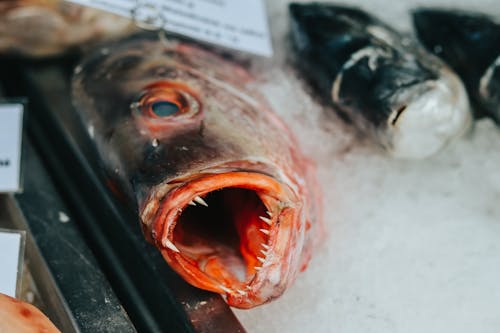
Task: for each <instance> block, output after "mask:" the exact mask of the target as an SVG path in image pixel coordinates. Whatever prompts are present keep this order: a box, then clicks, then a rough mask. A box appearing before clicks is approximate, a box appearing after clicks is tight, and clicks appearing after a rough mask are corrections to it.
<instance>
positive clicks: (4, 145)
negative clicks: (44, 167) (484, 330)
mask: <svg viewBox="0 0 500 333" xmlns="http://www.w3.org/2000/svg"><path fill="white" fill-rule="evenodd" d="M23 112H24V106H23V105H22V104H1V103H0V192H17V191H19V190H20V174H21V141H22V133H23Z"/></svg>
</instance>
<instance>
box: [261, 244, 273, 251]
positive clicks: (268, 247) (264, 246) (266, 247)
mask: <svg viewBox="0 0 500 333" xmlns="http://www.w3.org/2000/svg"><path fill="white" fill-rule="evenodd" d="M262 247H263V248H265V249H266V250H269V249H270V248H271V247H270V246H269V245H267V244H262Z"/></svg>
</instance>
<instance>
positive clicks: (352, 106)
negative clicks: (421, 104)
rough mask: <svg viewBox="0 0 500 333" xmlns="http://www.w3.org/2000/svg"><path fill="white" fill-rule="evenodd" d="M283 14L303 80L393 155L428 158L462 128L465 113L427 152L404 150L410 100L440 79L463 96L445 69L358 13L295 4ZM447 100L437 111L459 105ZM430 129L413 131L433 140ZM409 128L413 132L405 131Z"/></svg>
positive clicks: (416, 145)
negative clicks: (404, 120)
mask: <svg viewBox="0 0 500 333" xmlns="http://www.w3.org/2000/svg"><path fill="white" fill-rule="evenodd" d="M289 10H290V16H291V29H292V39H293V44H294V47H295V50H296V53H297V60H296V62H297V65H298V67H299V68H300V69H301V70H302V72H303V73H304V76H305V77H306V78H307V79H308V80H309V81H310V82H311V83H312V85H313V86H315V88H316V89H317V92H318V93H319V95H321V96H322V97H324V98H325V99H326V100H327V101H329V103H332V104H333V105H334V107H335V108H336V109H337V111H339V113H340V114H341V115H342V116H343V117H344V118H347V119H348V120H349V121H350V122H351V123H353V125H354V126H355V127H356V128H358V129H359V130H360V131H361V132H363V133H365V134H368V135H371V136H372V138H374V140H375V141H376V142H377V143H379V144H380V145H381V146H382V147H383V148H385V149H386V150H387V151H389V152H390V153H391V154H393V155H395V156H400V157H409V158H413V157H415V158H419V157H426V156H428V155H430V154H432V153H434V152H435V151H437V150H438V149H439V148H440V147H441V146H442V145H443V144H444V142H445V141H447V140H448V139H450V138H451V137H454V136H455V135H456V134H457V133H458V132H462V131H463V128H464V127H466V126H467V125H466V124H465V123H467V120H466V118H467V117H468V116H467V115H466V113H468V111H466V110H463V109H464V107H463V106H462V107H461V109H460V110H457V111H456V113H455V114H454V115H452V116H451V117H452V118H453V117H459V118H463V119H462V120H458V121H457V122H458V123H459V124H458V125H456V126H455V127H454V128H453V129H450V132H449V133H448V134H447V135H443V136H442V137H441V138H440V139H439V140H436V141H435V142H434V143H432V145H429V146H427V147H426V144H421V143H420V142H418V140H413V139H411V140H413V143H409V141H411V140H410V139H405V138H404V137H403V136H405V135H406V134H405V133H404V128H403V129H398V125H399V124H398V121H399V120H400V118H401V116H403V115H404V113H405V110H406V109H407V108H409V107H410V106H411V104H412V103H413V102H414V100H416V99H418V98H419V96H420V95H422V94H425V93H428V92H431V91H432V90H433V89H434V86H435V85H436V84H435V83H436V82H438V81H440V80H441V79H442V77H446V78H447V79H448V78H449V80H451V81H453V82H452V83H451V84H450V86H458V87H453V88H451V89H453V90H454V93H457V94H458V95H460V94H463V93H462V91H461V87H460V84H459V83H457V82H456V81H457V80H456V79H455V77H454V75H453V74H451V73H449V71H448V70H447V69H446V66H444V65H443V63H442V62H441V61H439V60H438V59H437V58H435V57H433V56H432V55H430V54H428V53H427V52H425V51H424V50H423V49H421V48H419V47H418V46H417V45H416V44H415V43H414V42H413V41H412V40H411V39H409V38H404V37H403V36H401V35H400V34H399V33H397V32H396V31H395V30H393V29H392V28H390V27H389V26H387V25H386V24H384V23H383V22H381V21H380V20H378V19H377V18H375V17H373V16H371V15H369V14H367V13H366V12H364V11H362V10H360V9H357V8H352V7H346V6H340V5H330V4H319V3H318V4H317V3H311V4H295V3H294V4H291V5H290V7H289ZM434 97H436V96H434ZM440 97H443V96H440ZM459 98H460V99H463V98H462V97H461V96H460V97H459ZM445 99H446V100H445V101H443V104H444V103H451V104H454V103H455V104H463V103H462V102H461V101H457V100H453V98H452V97H450V94H447V93H446V96H445ZM457 99H458V98H457ZM465 103H466V102H465ZM424 109H425V108H424ZM432 112H436V111H432ZM426 116H428V114H426V113H425V112H422V117H426ZM436 117H437V118H439V117H441V116H436ZM403 118H404V117H403ZM415 118H418V117H415ZM445 118H446V117H445ZM439 121H446V120H445V119H441V120H438V121H437V122H439ZM430 123H431V125H422V128H420V129H419V130H420V131H421V132H422V133H426V132H429V135H433V134H432V131H433V126H434V125H432V122H430ZM408 126H409V127H412V126H414V125H411V124H410V125H405V126H404V127H408ZM418 126H420V125H418ZM400 145H401V146H400Z"/></svg>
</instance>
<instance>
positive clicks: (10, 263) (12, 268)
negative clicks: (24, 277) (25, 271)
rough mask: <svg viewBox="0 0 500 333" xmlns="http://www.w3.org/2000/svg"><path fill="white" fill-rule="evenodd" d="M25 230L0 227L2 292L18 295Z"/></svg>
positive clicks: (0, 290) (0, 287)
mask: <svg viewBox="0 0 500 333" xmlns="http://www.w3.org/2000/svg"><path fill="white" fill-rule="evenodd" d="M24 235H25V233H24V232H23V231H21V232H16V231H8V230H2V229H0V267H2V269H1V273H0V293H2V294H6V295H9V296H11V297H16V290H17V286H18V281H20V279H21V273H22V259H23V256H24Z"/></svg>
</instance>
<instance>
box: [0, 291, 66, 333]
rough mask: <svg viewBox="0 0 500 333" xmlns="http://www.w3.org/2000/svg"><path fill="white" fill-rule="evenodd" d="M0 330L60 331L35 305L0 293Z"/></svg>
mask: <svg viewBox="0 0 500 333" xmlns="http://www.w3.org/2000/svg"><path fill="white" fill-rule="evenodd" d="M0 332H2V333H3V332H5V333H41V332H43V333H60V331H59V330H58V329H57V328H56V327H55V326H54V324H52V322H51V321H50V320H49V318H47V317H46V316H45V315H44V314H43V313H42V312H41V311H40V310H38V309H37V308H36V307H34V306H33V305H31V304H28V303H25V302H22V301H19V300H17V299H15V298H12V297H9V296H7V295H4V294H1V293H0Z"/></svg>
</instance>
